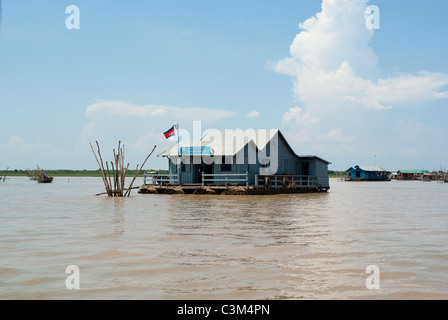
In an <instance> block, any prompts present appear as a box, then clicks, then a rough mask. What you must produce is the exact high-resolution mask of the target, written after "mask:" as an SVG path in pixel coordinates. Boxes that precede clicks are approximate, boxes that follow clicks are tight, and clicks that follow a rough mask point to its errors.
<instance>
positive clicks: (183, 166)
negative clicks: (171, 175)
mask: <svg viewBox="0 0 448 320" xmlns="http://www.w3.org/2000/svg"><path fill="white" fill-rule="evenodd" d="M180 172H185V163H181V165H180Z"/></svg>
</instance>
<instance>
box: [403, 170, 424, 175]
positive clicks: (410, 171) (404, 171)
mask: <svg viewBox="0 0 448 320" xmlns="http://www.w3.org/2000/svg"><path fill="white" fill-rule="evenodd" d="M398 172H401V173H408V174H409V173H410V174H422V173H426V172H428V170H399V171H398Z"/></svg>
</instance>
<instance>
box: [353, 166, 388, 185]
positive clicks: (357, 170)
mask: <svg viewBox="0 0 448 320" xmlns="http://www.w3.org/2000/svg"><path fill="white" fill-rule="evenodd" d="M345 172H347V173H348V177H347V179H346V180H347V181H390V175H391V172H390V171H387V170H385V169H383V168H380V167H377V166H359V165H356V166H354V167H351V168H349V169H347V170H346V171H345Z"/></svg>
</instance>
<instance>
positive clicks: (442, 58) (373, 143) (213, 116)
mask: <svg viewBox="0 0 448 320" xmlns="http://www.w3.org/2000/svg"><path fill="white" fill-rule="evenodd" d="M0 3H1V11H0V12H1V18H0V110H1V119H2V121H1V125H0V169H5V168H6V167H9V168H10V170H11V169H28V168H34V167H36V165H39V166H40V167H43V168H46V169H79V170H82V169H97V163H96V160H95V158H94V156H93V153H92V150H91V148H90V143H92V144H95V141H98V142H99V144H100V146H101V150H102V154H103V158H104V159H105V160H106V159H109V160H112V157H113V153H112V149H113V148H117V145H118V141H121V142H122V144H124V145H125V157H126V159H125V160H126V162H129V163H130V166H131V167H135V166H136V165H137V164H141V163H142V162H143V161H144V159H145V158H146V156H147V155H148V154H149V152H150V151H151V150H152V148H153V146H157V148H156V151H155V154H159V153H162V152H163V151H165V150H166V149H168V148H169V147H170V146H172V145H173V144H174V143H175V142H173V141H170V140H166V139H165V137H164V136H163V132H164V131H166V130H168V129H169V128H171V126H172V125H173V124H177V123H178V124H179V125H180V127H181V128H182V129H184V130H187V131H188V130H190V131H191V130H192V127H193V122H194V121H201V128H202V130H204V131H205V130H206V129H218V130H225V129H243V130H246V129H279V130H281V132H282V133H283V135H284V136H285V137H286V139H287V140H288V142H289V143H290V145H291V147H292V148H293V149H294V150H295V152H296V153H297V154H299V155H310V154H314V155H317V156H319V157H321V158H324V159H326V160H328V161H330V162H331V165H330V167H329V169H330V170H346V169H348V168H349V167H351V166H354V165H357V164H358V165H375V164H376V165H378V166H381V167H383V168H385V169H388V170H391V171H394V170H400V169H426V170H438V169H440V168H448V148H447V146H448V127H447V119H448V108H447V106H448V59H446V56H447V53H448V41H447V39H448V20H447V19H446V17H445V16H446V12H448V2H447V1H446V0H422V1H407V2H404V1H402V0H387V1H386V0H371V1H368V0H294V1H290V0H280V1H267V0H239V1H234V0H226V1H218V0H214V1H211V0H208V1H206V0H192V1H190V0H167V1H149V0H148V1H142V0H135V1H105V0H95V1H91V0H90V1H87V0H71V1H51V0H33V1H31V0H22V1H13V0H3V1H1V2H0ZM70 5H75V6H77V7H78V9H79V28H69V27H68V26H70V25H73V24H74V23H75V22H76V21H75V20H73V18H74V16H73V13H74V12H73V11H68V12H66V9H67V7H68V6H70ZM371 5H374V6H376V8H377V9H378V10H379V11H378V12H379V20H378V22H380V23H379V25H375V27H376V29H372V28H368V26H369V24H368V23H366V19H367V20H368V21H370V22H371V24H370V25H372V21H374V22H375V23H376V21H375V20H369V15H368V14H366V8H367V7H368V6H371ZM369 12H370V13H372V14H373V11H369ZM167 167H168V162H167V160H166V159H163V158H158V157H156V156H152V157H151V158H150V159H149V160H148V162H147V165H146V166H145V168H148V169H149V168H154V169H166V168H167Z"/></svg>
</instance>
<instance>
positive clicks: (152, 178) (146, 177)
mask: <svg viewBox="0 0 448 320" xmlns="http://www.w3.org/2000/svg"><path fill="white" fill-rule="evenodd" d="M143 184H144V185H159V186H163V185H167V184H179V175H178V174H157V173H156V174H153V173H151V174H150V173H144V174H143Z"/></svg>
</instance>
